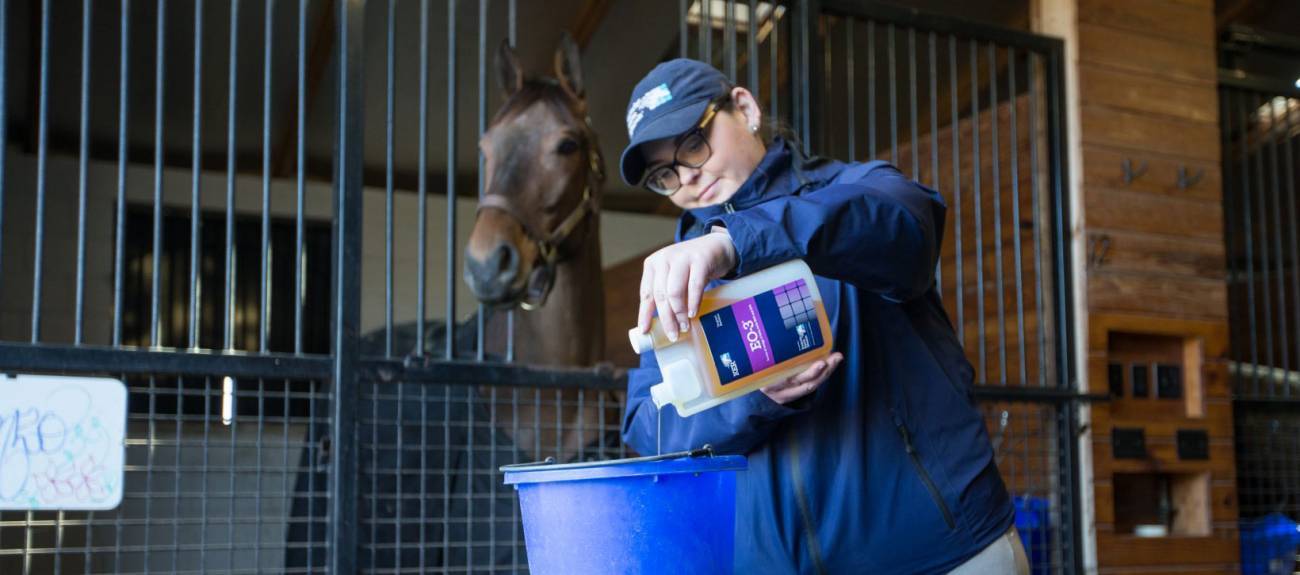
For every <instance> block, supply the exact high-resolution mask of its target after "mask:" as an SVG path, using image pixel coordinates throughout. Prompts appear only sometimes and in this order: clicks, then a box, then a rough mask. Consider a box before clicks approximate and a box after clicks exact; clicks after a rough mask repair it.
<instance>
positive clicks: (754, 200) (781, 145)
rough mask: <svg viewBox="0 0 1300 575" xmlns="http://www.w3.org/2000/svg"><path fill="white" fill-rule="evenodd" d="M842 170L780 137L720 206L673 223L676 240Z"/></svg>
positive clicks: (691, 212) (814, 184)
mask: <svg viewBox="0 0 1300 575" xmlns="http://www.w3.org/2000/svg"><path fill="white" fill-rule="evenodd" d="M843 168H844V165H843V164H841V163H839V162H834V161H830V160H827V159H824V158H818V157H812V158H805V157H804V156H803V154H802V153H800V152H799V151H798V150H796V149H795V147H794V145H792V144H791V143H789V142H787V141H786V140H785V139H783V138H781V137H780V136H778V137H776V138H775V139H774V140H773V141H772V145H771V146H769V147H768V149H767V153H766V154H764V155H763V159H762V161H760V162H759V163H758V167H757V168H755V169H754V173H752V174H750V175H749V179H748V180H745V183H744V184H741V186H740V188H739V189H737V190H736V193H735V194H732V196H731V198H730V199H728V200H727V201H726V202H723V203H721V204H716V205H712V206H704V207H701V208H695V209H691V210H687V211H685V212H684V213H682V216H681V218H679V219H678V221H677V241H681V240H684V239H688V238H691V237H695V236H697V235H699V234H701V233H703V232H704V230H703V229H702V226H703V224H704V222H707V221H709V220H711V219H713V218H716V217H718V216H721V215H723V214H726V213H729V212H733V211H737V210H743V209H746V208H750V207H753V206H756V205H758V204H761V203H763V202H765V201H767V200H770V199H772V198H778V197H781V196H786V195H790V194H795V193H798V192H799V191H800V190H801V189H802V188H804V187H809V186H812V187H820V186H821V185H822V184H823V183H825V182H826V181H828V180H830V179H831V178H833V177H835V175H836V174H838V173H839V172H840V170H842V169H843Z"/></svg>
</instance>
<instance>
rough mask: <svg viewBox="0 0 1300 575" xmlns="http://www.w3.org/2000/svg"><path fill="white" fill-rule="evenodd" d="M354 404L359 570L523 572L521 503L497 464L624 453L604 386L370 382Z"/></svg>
mask: <svg viewBox="0 0 1300 575" xmlns="http://www.w3.org/2000/svg"><path fill="white" fill-rule="evenodd" d="M358 407H359V412H360V413H359V417H358V425H357V433H358V436H359V438H360V441H361V450H360V454H359V456H358V459H359V461H360V463H361V465H362V467H361V472H360V473H361V475H360V481H359V485H360V491H361V496H360V501H361V505H360V513H361V521H360V523H361V528H360V530H359V534H360V537H359V544H360V551H359V554H358V557H357V565H358V568H359V569H360V570H361V572H365V573H397V572H400V571H401V570H412V569H414V570H418V571H419V572H426V573H464V572H476V573H482V572H511V573H513V572H519V571H526V570H527V557H526V554H525V550H524V546H523V543H524V539H523V530H522V525H521V524H520V523H519V504H518V502H517V500H516V498H515V492H514V489H513V488H512V487H510V486H507V485H504V484H503V483H502V482H501V477H500V474H499V472H498V471H497V468H498V467H499V466H501V465H503V464H507V463H515V462H522V461H538V460H541V459H545V458H547V457H553V458H555V459H556V460H557V461H579V460H581V461H591V460H602V459H613V458H618V457H623V456H624V455H625V454H626V452H625V451H624V448H623V446H622V444H621V441H620V439H619V427H620V425H619V423H620V420H619V416H620V414H621V410H622V405H621V404H620V402H619V401H618V399H617V398H616V397H613V396H612V394H609V393H608V392H604V393H602V392H599V391H588V390H581V389H578V390H558V389H537V388H526V387H525V388H519V387H511V388H505V389H502V388H497V387H491V386H475V387H469V386H451V385H439V384H423V383H391V384H386V383H376V384H374V385H373V386H368V388H367V390H366V391H365V392H364V393H363V396H362V401H361V403H360V404H359V405H358Z"/></svg>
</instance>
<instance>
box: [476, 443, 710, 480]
mask: <svg viewBox="0 0 1300 575" xmlns="http://www.w3.org/2000/svg"><path fill="white" fill-rule="evenodd" d="M713 455H714V453H713V446H712V445H709V444H707V443H706V444H704V447H701V448H699V449H691V450H688V451H677V452H674V453H665V454H662V455H649V456H646V457H634V458H632V459H623V460H620V462H621V463H645V462H647V461H663V460H666V459H681V458H689V457H713ZM608 463H609V462H608V461H583V462H579V463H565V464H561V465H555V458H554V457H547V458H546V459H543V460H541V461H533V462H530V463H512V464H510V465H502V466H501V467H499V468H498V469H499V470H500V471H501V472H503V473H504V472H507V471H524V470H527V469H530V468H533V467H545V468H546V469H548V470H552V469H583V468H586V467H599V466H602V465H606V464H608Z"/></svg>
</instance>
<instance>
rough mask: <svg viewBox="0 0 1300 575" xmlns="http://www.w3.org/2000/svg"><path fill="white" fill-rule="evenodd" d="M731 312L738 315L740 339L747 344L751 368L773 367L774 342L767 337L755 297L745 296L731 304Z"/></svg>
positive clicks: (760, 369)
mask: <svg viewBox="0 0 1300 575" xmlns="http://www.w3.org/2000/svg"><path fill="white" fill-rule="evenodd" d="M731 313H733V314H735V315H736V330H737V331H739V332H740V341H742V342H744V344H745V354H746V355H748V356H749V365H750V370H751V371H762V370H764V369H767V368H769V367H772V364H773V363H776V362H774V361H772V342H771V340H769V339H767V330H766V329H764V327H763V317H762V316H761V315H759V313H758V304H757V303H756V302H755V301H754V298H752V297H750V298H745V299H743V300H740V301H738V302H736V303H733V304H731Z"/></svg>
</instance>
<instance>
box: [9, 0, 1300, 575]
mask: <svg viewBox="0 0 1300 575" xmlns="http://www.w3.org/2000/svg"><path fill="white" fill-rule="evenodd" d="M664 6H665V7H671V6H673V5H672V4H669V3H665V4H664ZM675 8H676V10H677V11H678V14H677V18H676V20H675V22H676V23H677V29H676V31H675V32H676V38H677V41H676V43H675V45H676V49H675V50H672V51H670V53H667V54H663V55H662V58H664V59H666V58H669V57H675V56H678V55H684V56H690V57H697V58H703V59H708V60H709V61H711V62H712V63H714V64H715V65H717V66H718V67H719V68H720V69H722V70H724V71H725V72H726V73H727V74H729V75H730V76H731V77H733V78H734V79H735V80H736V81H737V82H739V83H741V84H743V85H747V86H749V87H751V88H752V89H753V91H754V92H755V93H756V94H757V95H758V96H759V97H760V99H761V100H762V101H763V102H764V104H765V105H766V106H767V108H768V111H767V113H768V115H769V117H771V118H775V119H778V120H780V121H781V122H782V123H784V124H785V125H786V126H788V127H789V128H791V129H792V131H793V132H794V133H796V134H797V135H798V136H799V137H800V139H801V141H802V143H803V146H804V147H805V148H806V149H808V150H811V151H815V152H817V153H819V154H822V155H827V156H832V157H836V158H842V159H849V158H852V159H858V160H862V159H869V158H884V159H888V160H891V161H893V162H894V163H896V164H898V165H899V166H900V167H901V168H902V169H903V171H904V172H905V173H907V174H909V175H911V176H912V177H914V178H916V179H917V180H919V181H921V182H923V183H925V184H927V185H930V186H933V187H935V188H936V189H938V190H940V191H941V192H942V193H943V196H944V198H945V199H946V200H947V202H948V204H949V218H948V231H947V234H946V236H945V243H944V245H943V252H942V257H941V261H940V264H939V269H938V270H937V276H938V282H939V286H940V291H941V292H942V295H943V298H944V301H945V305H946V307H947V310H948V313H949V315H950V317H951V319H952V321H953V323H954V326H955V327H956V329H957V330H958V333H959V334H960V336H961V338H962V341H963V343H964V345H965V347H966V349H967V354H968V357H969V358H970V360H971V362H972V364H973V365H975V366H976V368H977V373H978V374H979V375H978V381H977V384H978V385H977V388H976V392H975V395H976V399H977V401H978V402H979V405H980V406H981V408H982V409H983V410H984V412H985V413H986V414H987V419H988V422H989V427H990V433H991V436H992V437H993V441H994V443H995V447H996V452H997V457H998V464H999V467H1000V468H1001V470H1002V472H1003V474H1004V477H1005V478H1006V480H1007V484H1008V486H1009V487H1010V488H1011V490H1012V491H1013V495H1014V496H1015V498H1016V501H1017V505H1018V511H1019V512H1018V514H1017V525H1018V526H1019V527H1020V529H1021V533H1022V536H1023V538H1024V540H1025V541H1026V544H1027V546H1028V547H1029V555H1030V557H1031V561H1032V563H1033V569H1034V573H1056V572H1078V571H1079V570H1080V565H1081V557H1080V556H1079V552H1078V549H1079V547H1080V537H1081V532H1080V528H1079V521H1080V519H1079V509H1078V500H1079V499H1078V498H1079V495H1078V493H1079V482H1078V478H1077V471H1078V469H1077V466H1078V455H1077V452H1076V448H1075V445H1076V441H1075V438H1076V434H1077V431H1078V430H1077V425H1078V423H1077V419H1076V415H1075V410H1074V409H1073V408H1074V407H1075V406H1076V405H1077V403H1078V402H1079V401H1080V400H1082V399H1084V398H1082V397H1081V396H1079V395H1078V394H1077V392H1076V388H1077V386H1076V384H1075V375H1074V374H1075V372H1076V366H1075V364H1074V360H1073V359H1072V357H1071V350H1072V345H1071V341H1072V333H1073V321H1074V320H1073V318H1072V311H1071V310H1072V305H1071V301H1072V297H1073V296H1072V294H1071V292H1070V286H1071V282H1070V271H1069V270H1070V269H1071V268H1070V255H1069V249H1068V246H1069V243H1068V225H1067V222H1068V221H1069V217H1068V213H1067V208H1068V202H1067V201H1066V187H1065V186H1066V184H1065V182H1066V181H1067V169H1068V167H1067V164H1066V154H1065V150H1064V143H1065V141H1066V138H1065V135H1064V129H1065V124H1064V121H1063V112H1062V110H1063V97H1064V96H1063V94H1064V93H1065V86H1064V72H1063V45H1062V43H1061V42H1060V41H1059V40H1056V39H1050V38H1045V37H1041V36H1036V35H1032V34H1028V33H1024V32H1019V31H1013V30H1005V29H1000V28H995V27H990V26H986V25H981V24H977V23H972V22H967V21H959V20H954V19H951V18H945V17H941V16H934V15H927V14H922V13H917V12H914V11H908V10H901V9H899V8H896V7H891V6H889V5H885V4H878V3H876V2H838V1H822V2H816V1H806V2H775V3H773V2H757V1H749V2H744V1H735V0H726V1H724V0H706V1H699V0H678V2H677V3H676V6H675ZM518 10H519V6H518V5H516V2H515V0H498V1H497V2H489V1H488V0H481V1H479V2H463V1H456V0H450V1H445V2H429V1H418V2H417V1H413V0H403V1H401V2H398V1H396V0H389V1H388V2H357V1H351V0H301V1H298V2H292V1H287V0H224V1H212V0H207V1H204V0H196V1H195V2H168V1H166V0H157V1H144V0H118V1H112V2H103V1H101V2H90V1H84V2H76V3H72V2H52V1H51V0H40V1H37V0H32V1H18V0H0V139H2V140H3V141H4V142H6V153H5V154H4V155H3V157H0V195H2V197H0V230H2V231H0V339H3V341H2V342H0V369H3V370H4V372H5V373H46V374H63V375H104V376H110V377H114V378H118V379H120V380H122V381H123V382H124V383H125V384H126V385H127V387H128V391H129V399H128V407H127V411H128V416H127V417H128V419H127V430H126V439H125V450H126V461H125V481H124V483H123V484H122V485H120V486H117V487H118V488H120V489H121V490H122V493H123V500H122V503H121V505H120V506H118V507H117V508H115V509H112V510H107V511H93V512H87V511H22V510H9V511H0V572H3V573H22V574H27V573H148V572H166V573H188V572H193V573H197V572H232V573H234V572H238V573H277V572H280V573H295V572H296V573H304V572H327V571H328V572H338V573H353V572H366V573H398V572H421V573H424V572H431V573H453V572H522V571H526V570H527V559H526V556H525V551H524V547H523V538H522V530H521V529H520V526H519V517H518V506H517V502H516V500H515V497H514V493H513V491H512V490H511V489H510V488H508V487H506V486H503V485H502V484H501V477H500V475H499V474H498V473H497V471H496V468H497V467H498V466H500V465H502V464H506V463H514V462H519V461H521V460H537V459H542V458H545V457H557V458H558V459H561V460H579V459H581V460H588V459H608V458H617V457H621V456H625V455H626V454H627V453H626V451H625V449H624V448H623V446H622V445H621V442H620V441H619V427H620V426H619V417H620V415H621V407H622V406H621V404H620V403H619V402H620V396H619V395H618V393H617V392H618V391H619V390H621V389H622V386H623V381H622V378H621V377H619V376H618V374H616V373H613V372H611V371H610V370H607V369H547V368H541V367H537V366H528V365H521V364H518V363H516V362H514V361H513V360H514V348H515V347H517V346H525V345H527V344H528V342H526V341H517V342H516V341H514V338H513V334H510V335H509V336H508V337H507V341H508V342H509V343H508V346H507V349H506V351H505V353H504V354H503V355H501V356H499V357H498V356H494V355H493V354H491V353H488V352H487V351H486V350H485V343H484V337H482V335H481V334H482V333H483V331H482V326H483V321H485V320H477V321H476V320H474V319H470V320H466V318H467V317H471V318H483V317H485V316H486V315H487V314H486V313H485V310H483V309H482V308H476V307H475V305H474V303H473V302H472V300H471V298H470V296H469V295H468V294H466V293H465V292H466V291H467V290H465V289H461V287H460V286H459V285H458V284H459V281H460V273H459V256H458V253H459V251H460V250H461V249H462V247H463V236H464V234H465V232H466V230H467V229H468V226H469V224H470V223H471V222H472V218H473V209H474V203H475V197H476V192H475V189H478V188H481V186H482V182H481V181H476V180H475V178H474V177H473V176H471V177H468V178H466V177H460V176H458V175H457V174H458V170H457V167H458V166H465V165H469V166H473V165H474V158H475V156H476V155H477V152H476V151H475V148H474V140H475V138H476V136H477V134H479V133H481V132H482V130H483V129H484V127H485V124H486V119H487V118H488V117H489V115H490V114H491V112H492V108H491V107H490V106H491V105H490V102H494V101H495V100H493V99H492V98H490V96H491V95H493V92H494V90H495V89H494V88H493V87H491V86H490V84H491V82H489V80H488V78H489V77H490V76H491V73H490V65H489V57H490V55H491V53H492V49H495V43H494V41H499V40H500V39H502V38H505V39H508V40H509V41H510V42H511V43H514V42H515V40H516V38H517V37H518V36H519V35H520V34H530V33H536V31H535V30H529V29H519V26H518V24H519V23H520V22H519V21H518ZM466 30H471V31H472V32H470V33H468V34H467V33H466ZM665 33H668V34H671V33H673V31H672V30H667V31H665ZM408 45H416V46H418V51H417V52H415V53H414V54H412V53H411V52H410V51H404V50H398V49H397V47H398V46H408ZM460 66H470V67H477V82H476V83H473V82H470V83H467V82H464V81H463V76H462V75H461V74H458V72H457V70H458V68H459V67H460ZM471 69H472V68H471ZM599 73H601V72H600V70H592V71H590V72H589V74H599ZM417 85H418V90H419V92H418V94H419V96H418V99H416V100H414V102H415V103H413V104H411V105H405V104H404V102H410V101H411V100H408V99H405V96H406V95H409V94H410V93H412V92H413V91H414V90H415V89H416V88H415V86H417ZM399 87H400V89H399ZM622 97H623V96H619V97H618V98H617V99H619V100H621V99H622ZM205 100H212V101H215V102H218V103H219V104H220V105H217V106H215V108H216V109H217V110H218V111H219V113H216V112H213V111H212V110H213V106H212V102H207V103H206V104H205ZM367 100H368V101H370V103H369V104H367ZM375 102H383V104H382V105H376V104H375ZM466 108H471V109H473V110H474V111H475V113H476V114H477V118H478V122H477V126H465V125H459V124H460V123H459V122H458V121H457V120H458V117H460V115H461V113H462V112H463V111H465V110H466ZM430 135H433V136H435V138H434V139H433V141H432V142H431V139H430V137H429V136H430ZM437 138H445V139H444V140H443V143H441V144H439V143H438V141H437ZM610 139H612V138H610ZM1288 145H1289V144H1288ZM437 149H441V153H439V154H436V156H435V154H434V153H431V152H430V150H437ZM248 150H252V151H251V152H250V151H248ZM605 153H606V155H607V156H611V157H612V156H613V153H614V150H612V149H607V150H605ZM437 156H441V157H438V158H437V160H436V161H433V157H437ZM438 163H440V164H441V166H442V167H441V171H439V168H437V167H436V166H437V165H438ZM407 165H410V166H413V167H411V168H409V169H408V168H405V167H404V166H407ZM480 165H481V160H480ZM469 173H473V172H472V169H471V170H470V171H469ZM430 276H432V277H430ZM403 317H407V318H410V320H409V321H405V322H404V321H403V320H401V319H400V318H403ZM431 318H438V319H431ZM448 318H450V319H452V320H456V321H457V322H459V323H458V324H457V325H456V326H454V327H453V328H452V329H447V327H446V325H445V320H446V319H448ZM506 323H507V325H510V324H511V322H510V321H508V320H507V321H506ZM1296 339H1297V340H1298V341H1300V338H1296ZM1297 357H1300V355H1298V356H1297ZM593 407H594V408H593ZM566 409H567V410H577V412H579V413H583V414H587V415H586V416H584V417H580V418H578V419H576V421H575V420H566V419H563V418H559V417H554V419H552V416H553V415H554V414H559V413H561V412H564V410H566ZM3 421H4V420H3V418H0V422H3ZM574 426H577V428H578V429H577V431H578V437H581V438H582V441H581V442H579V443H578V444H577V445H576V446H572V445H564V444H561V443H560V437H561V436H562V434H563V433H564V432H565V431H573V427H574ZM4 431H5V427H4V426H3V424H2V423H0V433H3V432H4ZM9 433H16V431H15V430H9ZM570 435H571V434H570ZM522 437H527V438H528V441H520V440H518V439H519V438H522ZM0 441H6V440H5V438H4V437H0ZM4 453H5V452H4V451H3V450H2V449H0V466H3V465H6V464H7V463H6V461H5V460H4V456H3V454H4ZM82 479H83V481H82V485H81V488H85V487H86V485H85V478H84V477H83V478H82ZM2 489H3V486H0V500H3V499H4V498H5V497H6V495H5V493H4V492H3V490H2ZM6 507H10V508H12V505H6ZM1243 509H1244V507H1243Z"/></svg>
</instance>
